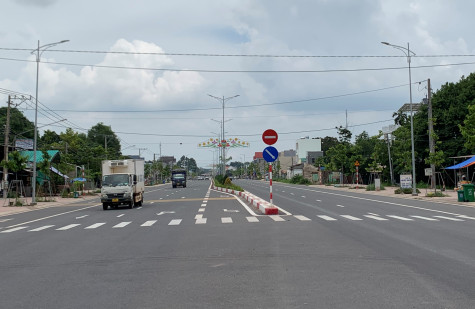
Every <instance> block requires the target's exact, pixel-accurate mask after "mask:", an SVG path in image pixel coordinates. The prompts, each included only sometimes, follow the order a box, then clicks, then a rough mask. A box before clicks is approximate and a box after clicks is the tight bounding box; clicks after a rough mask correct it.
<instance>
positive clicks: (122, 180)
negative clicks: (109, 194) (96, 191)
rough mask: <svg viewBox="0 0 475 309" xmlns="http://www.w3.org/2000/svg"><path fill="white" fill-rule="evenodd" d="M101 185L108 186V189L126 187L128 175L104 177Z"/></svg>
mask: <svg viewBox="0 0 475 309" xmlns="http://www.w3.org/2000/svg"><path fill="white" fill-rule="evenodd" d="M102 185H103V186H108V187H117V186H128V185H129V175H127V174H115V175H105V176H104V177H103V178H102Z"/></svg>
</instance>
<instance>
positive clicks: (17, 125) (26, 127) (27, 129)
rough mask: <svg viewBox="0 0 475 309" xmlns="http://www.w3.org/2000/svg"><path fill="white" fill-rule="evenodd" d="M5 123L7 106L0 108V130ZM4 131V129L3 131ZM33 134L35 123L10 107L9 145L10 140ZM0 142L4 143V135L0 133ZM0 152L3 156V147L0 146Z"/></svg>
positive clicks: (29, 137) (32, 135)
mask: <svg viewBox="0 0 475 309" xmlns="http://www.w3.org/2000/svg"><path fill="white" fill-rule="evenodd" d="M6 123H7V108H6V107H1V108H0V127H1V128H2V130H3V129H4V128H5V125H6ZM3 132H4V131H3ZM34 134H35V124H34V123H33V122H31V121H29V120H28V119H27V118H26V117H25V116H24V115H23V113H22V112H21V111H19V110H18V109H16V108H14V107H13V108H10V137H9V141H10V145H13V143H12V141H13V140H15V139H18V138H27V139H33V138H34ZM0 142H1V143H2V145H4V144H5V135H4V134H3V133H2V134H0ZM0 148H1V149H0V153H1V154H2V156H1V157H2V158H4V157H5V155H4V153H3V147H0Z"/></svg>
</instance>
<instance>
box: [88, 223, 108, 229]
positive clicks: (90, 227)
mask: <svg viewBox="0 0 475 309" xmlns="http://www.w3.org/2000/svg"><path fill="white" fill-rule="evenodd" d="M104 224H106V223H105V222H101V223H94V224H93V225H89V226H87V227H85V228H84V229H85V230H92V229H97V228H98V227H99V226H102V225H104Z"/></svg>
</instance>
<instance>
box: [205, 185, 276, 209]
mask: <svg viewBox="0 0 475 309" xmlns="http://www.w3.org/2000/svg"><path fill="white" fill-rule="evenodd" d="M212 188H213V190H217V191H221V192H226V193H229V194H234V195H236V196H239V197H241V198H243V199H244V200H246V201H247V202H248V203H249V204H251V205H252V206H254V207H255V208H256V209H258V210H259V211H260V212H261V213H262V214H265V215H278V214H279V208H277V207H276V206H274V205H271V204H270V203H269V202H266V201H264V200H262V199H260V198H258V197H257V196H255V195H253V194H251V193H249V192H247V191H244V192H242V191H235V190H232V189H226V188H221V187H216V186H214V185H213V186H212Z"/></svg>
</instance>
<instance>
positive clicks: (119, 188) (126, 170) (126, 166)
mask: <svg viewBox="0 0 475 309" xmlns="http://www.w3.org/2000/svg"><path fill="white" fill-rule="evenodd" d="M144 179H145V177H144V160H142V159H140V160H139V159H126V160H104V161H102V186H101V203H102V208H103V209H104V210H107V209H108V208H109V206H110V207H111V208H112V207H113V208H117V207H118V206H119V205H127V206H128V207H129V208H133V207H134V205H137V206H141V205H142V203H143V194H144V190H145V183H144Z"/></svg>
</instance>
